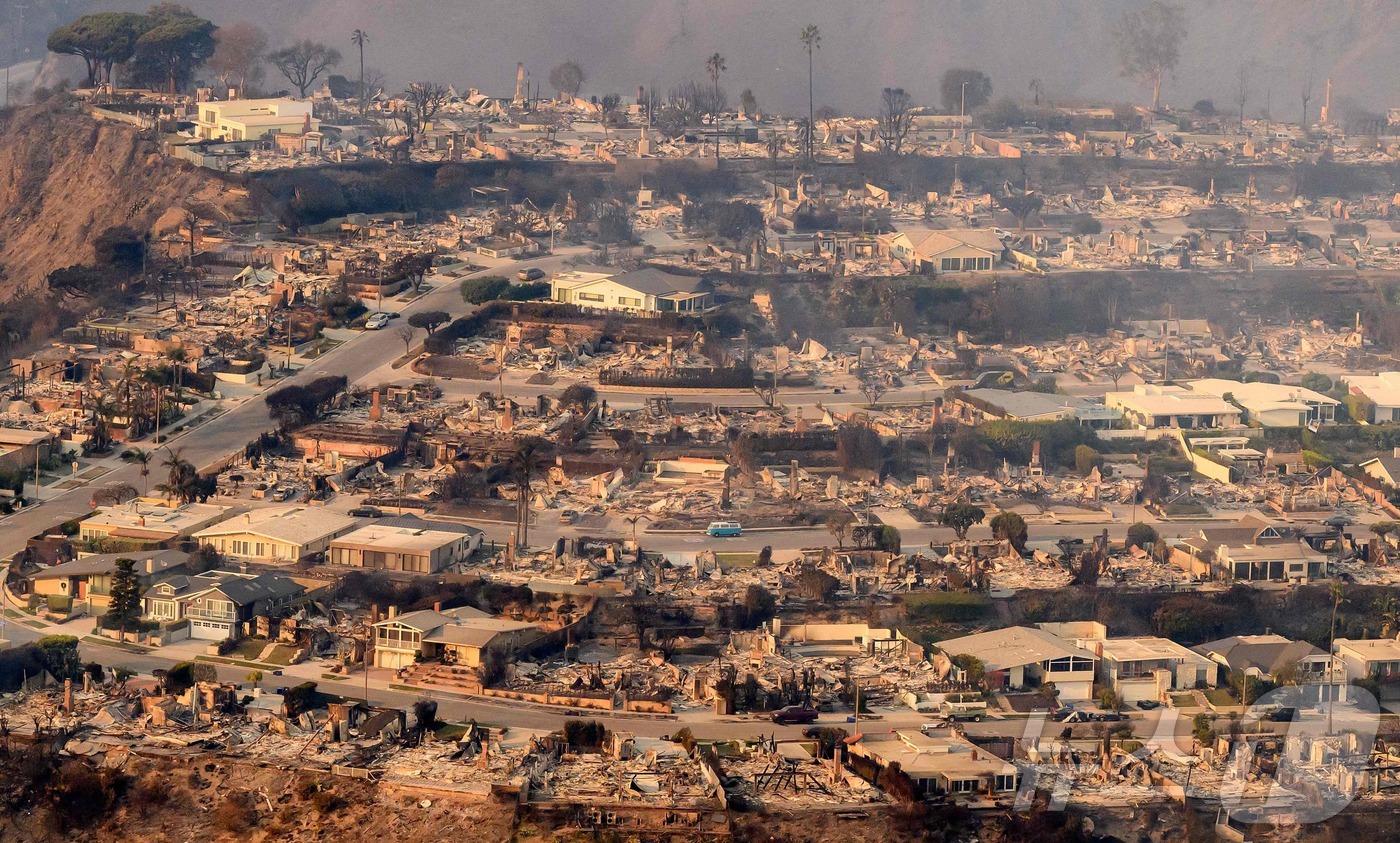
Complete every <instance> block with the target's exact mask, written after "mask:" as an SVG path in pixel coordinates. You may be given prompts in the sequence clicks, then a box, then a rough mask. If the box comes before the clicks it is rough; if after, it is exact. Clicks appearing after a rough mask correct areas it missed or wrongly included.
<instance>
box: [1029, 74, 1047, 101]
mask: <svg viewBox="0 0 1400 843" xmlns="http://www.w3.org/2000/svg"><path fill="white" fill-rule="evenodd" d="M1029 88H1030V91H1031V93H1032V94H1034V95H1035V104H1036V105H1040V98H1041V97H1042V96H1044V95H1045V83H1044V82H1042V81H1040V77H1038V76H1037V77H1036V78H1035V79H1032V80H1031V84H1030V85H1029Z"/></svg>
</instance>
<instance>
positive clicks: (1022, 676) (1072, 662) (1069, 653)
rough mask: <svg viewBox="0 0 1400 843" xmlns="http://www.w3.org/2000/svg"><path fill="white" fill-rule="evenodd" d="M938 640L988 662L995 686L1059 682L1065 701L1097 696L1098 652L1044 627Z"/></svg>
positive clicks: (949, 652)
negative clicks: (1094, 652)
mask: <svg viewBox="0 0 1400 843" xmlns="http://www.w3.org/2000/svg"><path fill="white" fill-rule="evenodd" d="M936 646H937V648H938V650H939V651H940V652H942V653H943V654H944V655H946V656H948V657H950V658H951V657H953V656H973V657H975V658H976V659H977V660H978V661H980V662H982V666H983V668H984V670H985V671H986V683H987V687H989V688H991V689H992V690H1023V689H1026V688H1034V687H1039V686H1040V685H1043V684H1045V683H1046V682H1053V683H1054V684H1055V688H1056V689H1057V690H1058V691H1059V692H1060V701H1061V702H1082V701H1084V700H1090V699H1093V697H1094V669H1095V658H1094V654H1093V653H1091V652H1089V651H1087V650H1085V649H1083V648H1082V647H1079V646H1078V645H1076V644H1074V643H1073V642H1071V641H1067V640H1065V639H1063V638H1060V637H1058V636H1056V635H1053V634H1051V633H1049V632H1046V631H1044V630H1041V629H1035V628H1033V627H1026V626H1012V627H1007V628H1005V629H994V630H991V631H989V632H979V633H977V634H976V635H967V636H964V637H962V638H954V639H951V640H948V641H940V642H939V643H938V644H937V645H936Z"/></svg>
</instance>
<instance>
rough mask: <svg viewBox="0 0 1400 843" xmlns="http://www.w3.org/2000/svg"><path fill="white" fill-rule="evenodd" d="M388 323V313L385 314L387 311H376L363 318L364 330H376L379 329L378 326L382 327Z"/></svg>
mask: <svg viewBox="0 0 1400 843" xmlns="http://www.w3.org/2000/svg"><path fill="white" fill-rule="evenodd" d="M388 324H389V314H387V313H376V314H374V315H373V316H371V317H370V318H368V319H366V320H365V330H366V331H377V330H379V329H380V328H383V327H384V326H385V325H388Z"/></svg>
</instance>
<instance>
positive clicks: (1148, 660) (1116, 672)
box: [1080, 636, 1219, 703]
mask: <svg viewBox="0 0 1400 843" xmlns="http://www.w3.org/2000/svg"><path fill="white" fill-rule="evenodd" d="M1080 643H1082V644H1083V645H1084V646H1085V647H1087V648H1089V649H1091V650H1093V651H1094V652H1095V653H1096V654H1097V655H1098V657H1099V664H1100V670H1099V673H1100V678H1101V680H1102V681H1103V683H1104V684H1106V685H1108V686H1109V687H1111V688H1112V689H1113V690H1114V691H1116V692H1117V693H1118V695H1119V696H1120V697H1121V698H1122V699H1123V701H1124V702H1125V703H1135V702H1137V701H1139V700H1156V701H1161V700H1162V698H1163V697H1164V696H1165V695H1166V693H1167V692H1168V691H1178V690H1189V689H1191V688H1197V687H1200V688H1214V687H1215V686H1216V682H1217V673H1218V672H1219V671H1218V670H1217V669H1216V664H1215V662H1213V661H1211V660H1210V659H1209V658H1208V657H1206V656H1203V655H1201V654H1200V653H1197V652H1195V651H1193V650H1190V649H1187V648H1186V647H1183V646H1182V645H1180V644H1178V643H1176V642H1175V641H1171V640H1168V639H1166V638H1156V637H1153V636H1142V637H1138V638H1108V639H1101V640H1097V641H1083V642H1080Z"/></svg>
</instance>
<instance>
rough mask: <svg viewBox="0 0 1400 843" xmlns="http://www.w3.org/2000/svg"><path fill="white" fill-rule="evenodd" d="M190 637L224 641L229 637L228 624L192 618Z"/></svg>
mask: <svg viewBox="0 0 1400 843" xmlns="http://www.w3.org/2000/svg"><path fill="white" fill-rule="evenodd" d="M190 637H191V638H199V639H201V640H204V641H222V640H224V639H225V638H227V637H228V624H223V623H212V622H210V621H197V620H191V621H190Z"/></svg>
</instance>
